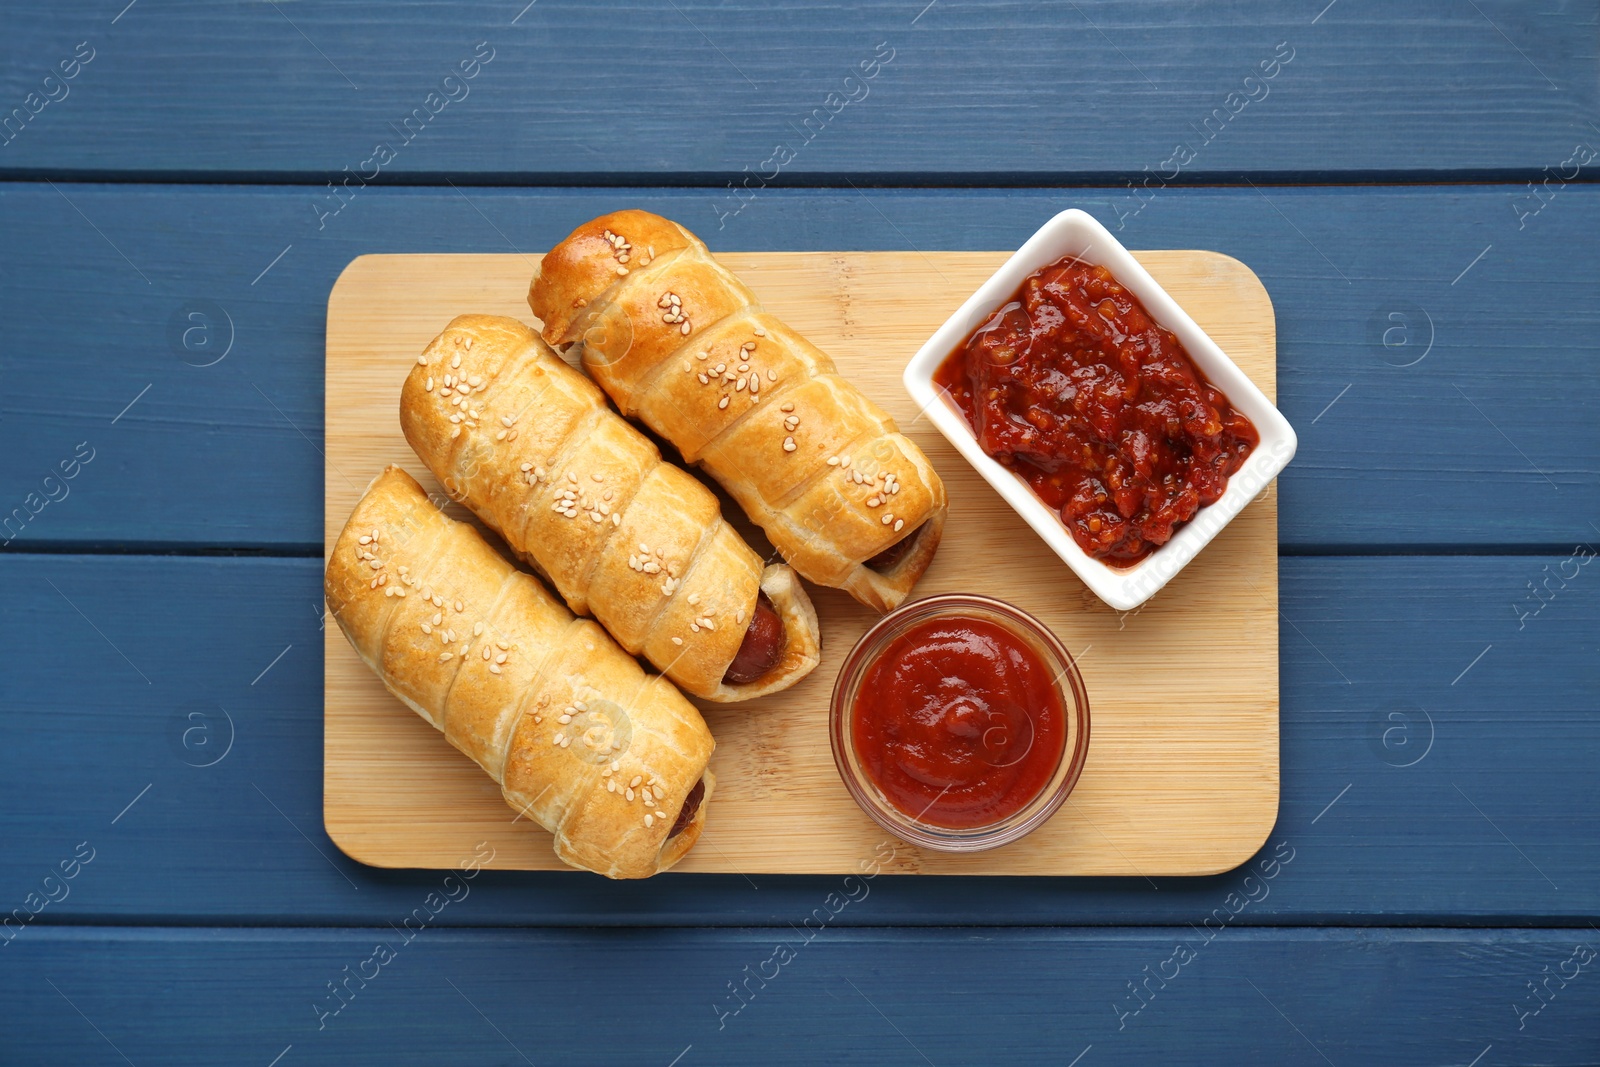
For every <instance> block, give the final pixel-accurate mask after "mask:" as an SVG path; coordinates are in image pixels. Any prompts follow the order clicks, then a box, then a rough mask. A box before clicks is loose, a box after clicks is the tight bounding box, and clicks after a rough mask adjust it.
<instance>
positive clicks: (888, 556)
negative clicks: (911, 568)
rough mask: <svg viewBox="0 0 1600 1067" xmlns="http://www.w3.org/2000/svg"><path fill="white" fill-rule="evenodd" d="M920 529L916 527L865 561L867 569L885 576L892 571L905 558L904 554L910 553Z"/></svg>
mask: <svg viewBox="0 0 1600 1067" xmlns="http://www.w3.org/2000/svg"><path fill="white" fill-rule="evenodd" d="M921 529H922V527H920V526H918V527H917V528H916V529H915V530H912V531H911V532H910V533H908V534H906V535H905V536H904V537H902V538H901V539H900V540H898V541H896V542H895V543H894V544H892V545H890V546H889V547H888V548H886V549H884V550H883V551H882V552H879V553H878V554H877V555H876V556H873V557H872V558H871V559H869V560H867V569H868V570H871V571H877V572H878V573H879V574H887V573H888V572H889V571H892V570H894V568H895V564H897V563H899V562H900V561H901V560H902V559H905V558H906V553H907V552H910V551H911V546H912V545H914V544H916V543H917V533H918V532H919V531H920V530H921Z"/></svg>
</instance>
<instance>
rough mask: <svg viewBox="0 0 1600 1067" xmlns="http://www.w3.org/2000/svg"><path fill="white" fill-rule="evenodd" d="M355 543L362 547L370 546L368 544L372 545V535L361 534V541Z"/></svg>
mask: <svg viewBox="0 0 1600 1067" xmlns="http://www.w3.org/2000/svg"><path fill="white" fill-rule="evenodd" d="M356 543H357V544H362V545H370V544H372V535H371V534H362V535H361V539H360V540H359V541H357V542H356Z"/></svg>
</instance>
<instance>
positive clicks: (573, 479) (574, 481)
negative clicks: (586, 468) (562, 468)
mask: <svg viewBox="0 0 1600 1067" xmlns="http://www.w3.org/2000/svg"><path fill="white" fill-rule="evenodd" d="M567 481H569V482H571V483H572V484H573V485H577V484H578V476H577V475H576V474H574V473H572V472H571V471H568V472H567Z"/></svg>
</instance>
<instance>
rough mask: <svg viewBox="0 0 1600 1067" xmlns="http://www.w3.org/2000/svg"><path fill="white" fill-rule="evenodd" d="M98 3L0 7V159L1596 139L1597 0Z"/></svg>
mask: <svg viewBox="0 0 1600 1067" xmlns="http://www.w3.org/2000/svg"><path fill="white" fill-rule="evenodd" d="M121 6H122V5H108V7H107V9H106V10H105V11H96V12H95V13H93V14H92V15H91V14H90V13H88V12H85V11H82V10H79V9H77V8H73V7H61V6H59V5H52V6H48V7H45V8H43V9H40V10H37V11H27V12H21V11H19V12H16V13H13V14H12V17H11V18H10V19H9V20H8V23H7V29H8V38H9V40H10V55H12V56H13V57H15V58H16V61H15V62H13V63H11V64H8V67H7V72H6V74H5V77H4V83H3V84H4V87H5V94H4V97H3V100H4V106H5V107H6V109H7V110H8V111H9V110H10V109H12V108H23V106H24V104H25V101H26V99H27V94H28V93H30V92H35V93H39V94H40V95H38V96H36V97H35V98H34V99H35V101H36V102H35V103H33V104H31V105H29V106H28V107H27V109H26V110H24V111H23V114H22V118H21V119H20V120H14V129H15V132H11V133H9V136H10V137H11V141H10V143H9V144H7V145H6V149H5V154H4V156H3V171H0V173H5V174H7V175H8V176H16V175H32V174H40V173H48V174H50V175H51V176H52V177H54V176H59V175H62V174H67V173H71V174H77V175H108V176H117V175H126V174H130V173H141V174H155V175H162V176H202V175H203V176H208V177H235V178H237V177H245V178H247V179H248V178H253V177H257V176H266V175H283V174H289V175H296V176H303V177H309V178H310V179H311V180H313V181H314V182H315V184H317V185H318V186H321V185H322V183H323V182H324V181H325V180H326V179H327V178H328V177H330V176H332V177H335V178H339V177H342V173H341V172H342V170H343V168H346V167H348V168H349V170H350V172H351V173H352V174H353V173H356V172H357V171H361V170H365V171H366V173H368V174H369V175H373V174H380V175H381V178H379V179H378V180H381V181H391V180H394V179H396V178H399V179H402V180H404V179H407V178H411V179H415V178H418V177H432V178H435V179H437V178H438V177H441V176H447V175H448V176H451V177H454V178H456V179H457V180H460V179H461V178H474V177H477V178H489V179H492V180H498V181H516V182H528V181H559V182H570V183H573V184H586V183H590V182H593V181H596V180H610V181H612V182H617V181H633V182H637V183H640V184H649V183H651V182H653V181H659V180H660V179H661V178H662V177H663V176H669V175H670V176H683V177H684V178H685V179H687V180H696V181H708V182H711V183H714V184H715V185H717V186H718V187H721V186H722V185H723V184H724V183H725V182H727V181H729V180H730V179H739V180H743V179H744V178H745V175H746V173H749V174H752V175H762V174H765V175H768V176H769V177H771V176H773V175H776V177H777V180H780V181H786V182H793V181H806V180H812V181H816V180H832V181H834V182H838V181H840V179H841V178H844V177H849V178H852V179H853V180H856V181H858V182H859V181H860V180H861V179H862V178H863V177H867V176H871V177H874V178H888V179H890V180H907V179H909V180H912V181H917V182H923V181H930V180H931V181H939V180H965V181H968V182H972V183H988V182H990V181H991V180H993V179H997V178H998V179H1001V180H1010V181H1027V182H1030V183H1037V182H1039V181H1051V182H1056V181H1062V180H1064V179H1065V180H1071V179H1073V178H1077V179H1079V180H1082V179H1084V178H1088V179H1090V180H1106V176H1116V177H1117V178H1118V180H1119V182H1120V179H1121V178H1122V177H1123V176H1130V177H1132V178H1141V179H1142V177H1143V171H1144V169H1145V168H1148V169H1149V171H1150V173H1152V174H1155V173H1158V172H1160V171H1162V169H1163V162H1164V161H1168V160H1172V159H1173V158H1174V146H1175V145H1178V144H1185V145H1188V146H1189V147H1190V148H1191V150H1192V152H1193V158H1192V159H1190V160H1189V161H1188V162H1187V163H1186V164H1184V163H1182V162H1181V157H1180V163H1179V166H1180V167H1181V175H1182V177H1183V178H1184V179H1186V180H1214V179H1216V178H1219V177H1220V178H1223V179H1225V180H1230V181H1231V180H1237V177H1238V175H1239V174H1240V173H1242V172H1249V173H1253V174H1257V175H1260V174H1263V173H1268V174H1294V175H1299V176H1304V177H1310V178H1314V179H1319V180H1337V178H1338V177H1339V176H1341V175H1342V176H1345V177H1350V176H1369V177H1370V176H1376V175H1397V174H1406V175H1418V174H1420V175H1429V176H1439V175H1443V174H1446V173H1462V174H1466V175H1483V174H1485V173H1489V172H1504V171H1515V172H1516V173H1518V174H1524V175H1526V176H1527V177H1536V176H1537V175H1538V173H1539V171H1540V170H1541V168H1543V167H1546V166H1554V165H1556V164H1559V163H1560V162H1561V161H1562V160H1564V159H1566V158H1567V157H1568V155H1569V153H1570V152H1571V150H1572V147H1573V143H1574V142H1576V141H1588V142H1590V143H1594V138H1595V134H1594V131H1593V130H1592V129H1591V128H1590V127H1589V125H1588V122H1589V120H1591V119H1592V118H1593V115H1594V108H1595V103H1596V98H1595V85H1596V72H1597V69H1600V65H1597V57H1596V33H1595V28H1596V13H1595V8H1594V6H1593V5H1592V4H1571V5H1567V4H1562V5H1545V6H1543V7H1540V8H1527V7H1524V6H1521V5H1518V4H1516V3H1515V2H1514V0H1482V2H1480V3H1477V4H1476V5H1474V4H1465V5H1463V4H1456V3H1451V2H1449V0H1426V2H1421V3H1413V4H1408V5H1406V6H1405V7H1404V8H1403V9H1401V8H1390V7H1383V6H1378V5H1370V4H1368V5H1362V4H1341V5H1339V6H1337V7H1335V8H1333V9H1331V10H1326V11H1324V10H1322V8H1323V6H1324V5H1322V4H1316V3H1308V4H1296V5H1283V4H1275V3H1271V2H1270V0H1233V2H1229V3H1215V4H1205V3H1186V4H1182V5H1161V6H1152V5H1122V4H1116V3H1113V2H1110V0H1083V3H1080V4H1077V5H1061V6H1056V5H1045V6H1042V7H1041V6H1039V5H1036V4H1029V3H1025V2H1023V0H1010V2H1004V3H989V4H982V5H963V4H939V5H936V6H932V7H927V6H925V5H924V4H918V3H911V4H871V5H836V4H835V5H829V4H822V3H807V4H804V5H799V6H795V7H789V8H786V9H785V10H784V12H783V13H782V14H781V15H777V16H775V15H773V14H772V13H771V12H769V11H768V10H767V8H766V7H765V6H764V5H761V4H757V3H750V2H738V3H731V4H730V3H709V2H705V0H698V2H686V3H683V4H679V5H678V6H677V9H676V10H674V9H670V8H669V9H666V10H663V9H662V7H661V6H660V5H656V4H649V3H637V2H626V3H614V4H608V5H605V6H603V7H601V8H593V7H589V6H581V5H580V6H565V5H560V4H541V5H537V6H535V7H531V8H528V9H526V10H523V9H522V5H520V4H513V3H503V2H495V3H491V2H488V0H478V2H474V3H462V4H450V5H404V6H399V7H396V6H395V5H391V4H378V3H372V2H368V3H360V4H341V5H332V6H322V5H306V6H304V7H302V8H297V9H295V10H293V11H292V12H291V11H289V10H288V9H285V10H284V11H281V12H280V11H276V10H274V9H273V8H272V7H271V5H268V6H266V7H261V6H259V5H253V4H241V5H220V6H219V5H210V6H207V7H206V8H204V9H203V10H200V11H196V10H193V9H190V8H186V7H165V6H163V5H152V4H145V5H141V6H139V7H137V8H134V9H133V10H128V11H126V12H119V11H118V10H117V9H119V8H121ZM79 42H86V43H87V46H88V51H87V52H86V53H85V54H88V53H92V55H93V58H92V60H91V61H90V62H89V63H88V64H87V65H83V66H82V67H81V69H80V70H77V71H76V76H75V77H74V78H72V79H70V80H68V81H67V82H66V83H65V84H64V85H62V84H59V83H58V84H56V85H54V86H53V87H52V86H47V85H44V83H43V78H44V77H45V75H46V74H48V73H50V71H51V69H52V68H53V67H55V65H56V64H58V63H59V62H62V61H71V60H72V59H73V56H74V52H75V50H76V46H77V45H78V43H79ZM479 42H483V44H482V45H481V47H480V46H479ZM589 56H594V57H603V62H599V61H597V62H595V63H594V64H592V65H591V64H588V63H583V62H578V63H575V62H574V58H575V57H589ZM474 57H481V58H484V59H486V60H487V62H486V64H484V63H478V64H477V65H476V66H471V64H474V63H477V60H476V59H475V58H474ZM462 62H467V63H469V68H468V69H469V70H470V71H471V72H472V73H473V74H474V76H473V77H472V78H470V79H461V78H460V77H459V70H458V67H459V64H460V63H462ZM1263 64H1266V66H1265V67H1263V66H1262V65H1263ZM267 72H270V73H267ZM1264 72H1266V73H1270V75H1271V76H1270V77H1266V78H1263V77H1262V74H1263V73H1264ZM451 75H456V76H457V77H456V79H455V80H454V81H451V82H446V81H445V78H446V77H449V76H451ZM1246 79H1249V80H1246ZM45 91H48V92H49V93H50V94H51V95H54V96H57V97H61V98H60V99H59V100H58V101H57V102H54V103H46V102H44V100H45V95H44V94H45ZM63 93H65V95H64V96H63V95H62V94H63ZM430 94H432V96H431V99H430ZM35 108H37V109H38V114H36V115H32V116H31V117H29V112H31V111H32V110H33V109H35ZM413 116H416V117H413ZM407 118H411V122H412V126H411V131H410V135H409V136H407V130H406V129H405V128H403V126H402V124H403V123H404V122H405V120H406V119H407ZM380 142H382V143H388V144H390V145H392V146H393V148H394V152H395V155H394V158H393V159H392V160H390V161H388V162H384V161H382V160H381V159H377V158H375V157H374V154H373V147H374V145H375V144H377V143H380ZM775 146H783V147H784V148H785V149H787V152H786V153H778V152H775ZM363 161H370V162H366V163H365V165H363ZM746 168H748V171H747V170H746ZM1167 169H1168V170H1169V171H1170V170H1172V169H1173V168H1172V165H1171V164H1169V165H1168V167H1167ZM758 180H759V179H758Z"/></svg>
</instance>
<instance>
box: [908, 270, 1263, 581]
mask: <svg viewBox="0 0 1600 1067" xmlns="http://www.w3.org/2000/svg"><path fill="white" fill-rule="evenodd" d="M934 380H935V381H936V382H937V383H938V384H939V385H941V386H943V387H944V388H945V389H946V390H948V391H949V393H950V395H951V397H952V399H954V400H955V402H956V405H957V406H958V407H959V408H960V409H961V412H962V414H964V415H965V416H966V417H967V422H969V423H970V424H971V425H972V428H973V431H974V432H975V433H976V434H977V438H978V443H979V445H980V446H982V448H983V450H984V452H985V453H987V454H988V455H990V456H993V457H994V458H995V459H997V460H998V461H1000V463H1002V464H1003V465H1005V466H1006V467H1008V468H1009V469H1011V470H1012V471H1015V472H1016V473H1017V474H1018V475H1020V476H1021V477H1022V478H1024V479H1025V480H1026V481H1027V482H1028V484H1029V485H1031V486H1032V487H1033V489H1034V492H1036V493H1038V494H1039V497H1040V498H1041V499H1042V500H1044V502H1045V503H1046V504H1048V505H1049V506H1050V507H1052V508H1055V509H1057V510H1058V511H1059V512H1060V514H1061V520H1062V522H1063V523H1065V524H1066V526H1067V528H1068V529H1069V530H1071V531H1072V536H1073V539H1074V540H1076V541H1077V542H1078V546H1079V547H1080V548H1082V549H1083V550H1084V551H1085V552H1086V553H1088V554H1089V555H1090V556H1092V557H1094V558H1095V559H1098V560H1100V561H1101V562H1103V563H1107V564H1109V565H1111V566H1117V567H1127V566H1132V565H1133V564H1134V563H1137V562H1138V561H1139V560H1141V559H1143V558H1144V557H1145V556H1147V555H1149V554H1150V553H1151V552H1152V551H1154V550H1155V549H1156V548H1157V547H1159V546H1161V545H1164V544H1166V543H1167V542H1168V541H1169V540H1171V539H1172V535H1173V533H1175V532H1176V531H1177V529H1178V528H1179V527H1181V526H1182V525H1183V524H1184V523H1186V522H1188V521H1189V520H1190V519H1192V518H1194V516H1195V513H1196V512H1197V511H1199V510H1200V509H1201V508H1203V507H1205V506H1206V505H1208V504H1212V503H1215V502H1216V501H1217V500H1218V499H1219V498H1220V497H1221V496H1222V494H1223V492H1224V491H1225V490H1226V489H1227V487H1228V479H1229V477H1231V476H1232V475H1233V474H1234V473H1236V472H1237V471H1238V470H1239V468H1240V467H1242V466H1243V465H1244V461H1245V458H1246V457H1247V456H1248V455H1249V454H1250V452H1251V450H1252V449H1254V448H1255V447H1256V445H1257V444H1258V443H1260V440H1261V438H1260V435H1259V434H1258V433H1257V432H1256V428H1255V427H1254V426H1253V425H1251V423H1250V420H1249V419H1247V418H1245V416H1244V415H1242V414H1241V413H1239V412H1238V411H1235V410H1234V409H1233V406H1232V405H1231V404H1229V403H1228V398H1227V397H1225V396H1223V395H1222V393H1221V392H1220V391H1219V390H1218V389H1217V388H1216V387H1215V386H1213V385H1212V384H1211V383H1210V382H1208V381H1206V379H1205V377H1204V376H1203V375H1202V374H1201V373H1200V371H1199V369H1198V368H1196V367H1195V365H1194V363H1193V362H1192V361H1191V360H1190V359H1189V355H1188V353H1187V352H1185V351H1184V348H1183V345H1181V344H1180V343H1179V342H1178V339H1177V338H1176V337H1174V336H1173V335H1172V333H1171V332H1170V331H1168V330H1166V329H1163V328H1162V327H1161V326H1159V325H1157V324H1156V322H1155V321H1154V320H1152V319H1151V318H1150V315H1149V313H1148V312H1146V311H1145V309H1144V305H1142V304H1140V303H1139V300H1138V298H1137V297H1135V296H1134V295H1133V294H1132V293H1130V292H1129V291H1128V290H1127V289H1125V288H1123V287H1122V286H1121V285H1120V284H1118V282H1117V280H1116V279H1115V278H1113V277H1112V276H1111V272H1110V271H1108V270H1106V269H1105V268H1104V267H1097V266H1091V265H1089V264H1087V263H1083V262H1081V261H1079V260H1076V259H1063V260H1061V261H1060V262H1057V263H1053V264H1051V265H1050V266H1048V267H1045V268H1044V269H1043V270H1040V271H1037V272H1036V273H1034V274H1032V275H1030V276H1029V277H1028V279H1027V280H1026V281H1025V282H1023V283H1022V288H1021V289H1019V290H1018V291H1017V292H1016V294H1015V295H1014V296H1013V298H1012V299H1011V301H1010V302H1009V303H1007V304H1006V305H1005V306H1004V307H1002V308H1001V309H1000V310H999V311H997V312H996V313H995V314H994V316H993V317H992V318H990V319H989V321H988V322H986V323H984V324H983V325H982V326H980V327H979V328H978V329H977V330H976V331H974V332H973V334H972V335H971V336H970V337H968V338H967V339H966V340H965V341H964V342H962V344H961V347H960V348H958V349H956V350H955V351H954V352H952V353H951V354H950V356H949V358H947V359H946V360H945V361H944V362H943V363H942V364H940V366H939V369H938V371H937V372H936V373H935V375H934Z"/></svg>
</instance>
